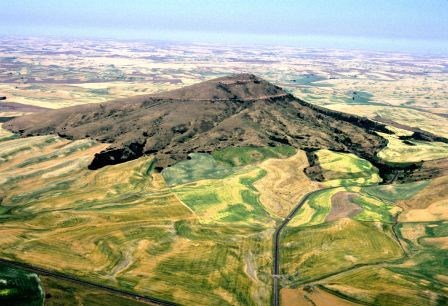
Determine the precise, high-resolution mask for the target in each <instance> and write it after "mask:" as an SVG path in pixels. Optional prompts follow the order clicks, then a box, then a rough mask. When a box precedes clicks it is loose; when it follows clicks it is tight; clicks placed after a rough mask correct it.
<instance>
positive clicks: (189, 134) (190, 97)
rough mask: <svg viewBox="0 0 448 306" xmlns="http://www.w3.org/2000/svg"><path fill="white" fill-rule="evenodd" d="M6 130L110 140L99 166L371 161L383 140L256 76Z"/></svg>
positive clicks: (68, 111) (82, 109) (371, 126)
mask: <svg viewBox="0 0 448 306" xmlns="http://www.w3.org/2000/svg"><path fill="white" fill-rule="evenodd" d="M4 127H5V128H7V129H10V130H11V131H14V132H18V133H21V134H22V135H24V136H27V135H43V134H58V135H60V136H62V137H66V138H70V139H80V138H86V137H90V138H93V139H96V140H98V141H100V142H106V143H110V147H109V148H108V149H107V150H105V151H103V152H101V153H99V154H97V155H96V156H95V159H94V161H93V162H92V164H91V165H90V167H91V168H92V169H96V168H99V167H102V166H104V165H108V164H116V163H120V162H123V161H127V160H130V159H134V158H137V157H139V156H141V155H143V154H155V156H156V158H157V160H158V166H159V167H166V166H169V165H171V164H173V163H174V162H176V161H179V160H182V159H185V158H186V157H187V154H188V153H190V152H211V151H213V150H216V149H220V148H224V147H228V146H276V145H280V144H289V145H292V146H295V147H297V148H305V149H313V148H329V149H332V150H338V151H347V152H354V153H356V154H358V155H361V156H364V157H373V156H374V155H375V154H376V153H377V152H378V151H379V150H380V149H382V148H383V147H384V146H385V145H386V141H385V140H384V139H383V138H381V137H380V136H378V135H377V134H375V133H373V131H374V130H382V131H385V128H384V126H383V125H381V124H377V123H374V122H373V121H370V120H368V119H365V118H361V117H356V116H350V115H346V114H342V113H339V112H334V111H330V110H327V109H324V108H319V107H316V106H313V105H311V104H308V103H306V102H304V101H301V100H299V99H297V98H295V97H293V96H292V95H289V94H287V93H286V92H285V91H283V90H282V89H281V88H280V87H277V86H275V85H273V84H270V83H269V82H266V81H265V80H262V79H260V78H258V77H256V76H254V75H250V74H242V75H234V76H230V77H224V78H218V79H214V80H210V81H206V82H203V83H199V84H196V85H192V86H189V87H185V88H182V89H179V90H174V91H170V92H167V93H164V94H159V95H157V96H146V97H145V96H143V97H137V98H130V99H129V100H117V101H112V102H109V103H104V104H91V105H82V106H75V107H69V108H65V109H60V110H53V111H47V112H44V113H39V114H33V115H29V116H24V117H20V118H16V119H14V120H12V121H9V122H7V123H6V124H5V125H4Z"/></svg>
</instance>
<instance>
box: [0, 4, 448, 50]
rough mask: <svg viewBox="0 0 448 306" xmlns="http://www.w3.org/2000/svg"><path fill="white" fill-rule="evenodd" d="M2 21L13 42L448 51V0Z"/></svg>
mask: <svg viewBox="0 0 448 306" xmlns="http://www.w3.org/2000/svg"><path fill="white" fill-rule="evenodd" d="M0 16H1V18H0V33H1V34H10V35H42V34H46V35H63V36H91V37H111V38H130V39H136V38H141V39H150V38H154V39H167V40H173V39H174V40H197V41H216V42H231V43H238V42H260V43H263V42H266V43H288V42H293V43H294V42H295V43H297V42H300V41H303V42H306V43H308V44H311V45H312V44H316V46H319V44H322V40H323V41H325V45H328V46H332V45H335V47H338V44H342V42H344V43H346V42H349V41H350V40H353V39H354V38H357V39H359V41H358V43H360V44H362V43H363V42H364V43H366V41H367V42H369V44H372V45H374V44H378V45H379V46H380V47H381V45H382V44H383V45H385V46H387V45H388V44H391V45H393V44H397V43H399V44H400V43H403V44H405V45H406V44H408V43H409V42H410V41H413V42H414V44H421V45H422V46H420V47H425V46H423V44H424V43H425V42H423V41H426V43H429V45H426V47H425V48H432V47H434V48H438V49H440V50H439V51H448V47H447V45H448V43H447V42H448V21H447V20H448V0H332V1H330V0H328V1H324V0H291V1H290V0H283V1H282V0H277V1H274V0H272V1H266V0H258V1H255V0H223V1H219V0H214V1H213V0H158V1H152V0H132V1H124V0H121V1H116V0H69V1H64V0H41V1H38V0H34V1H32V0H28V1H25V0H0ZM342 36H343V37H345V38H342ZM347 37H350V39H348V38H347ZM347 39H348V40H347Z"/></svg>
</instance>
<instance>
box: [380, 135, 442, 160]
mask: <svg viewBox="0 0 448 306" xmlns="http://www.w3.org/2000/svg"><path fill="white" fill-rule="evenodd" d="M381 136H383V137H384V138H386V139H387V140H388V144H387V147H386V148H384V149H383V150H382V151H381V152H379V154H378V157H380V158H381V159H383V160H385V161H388V162H395V163H405V162H420V161H423V160H434V159H439V158H446V157H448V144H446V143H443V142H428V141H418V140H406V141H403V140H400V139H399V138H398V136H397V134H392V135H389V134H383V133H381Z"/></svg>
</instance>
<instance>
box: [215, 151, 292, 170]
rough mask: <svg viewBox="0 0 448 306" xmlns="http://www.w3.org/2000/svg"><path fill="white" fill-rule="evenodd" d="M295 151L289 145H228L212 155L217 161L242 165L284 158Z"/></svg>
mask: <svg viewBox="0 0 448 306" xmlns="http://www.w3.org/2000/svg"><path fill="white" fill-rule="evenodd" d="M295 153H296V149H294V148H293V147H291V146H278V147H229V148H225V149H223V150H218V151H214V152H212V156H213V157H214V158H215V160H217V161H221V162H224V163H227V164H229V165H232V166H244V165H248V164H253V163H257V162H261V161H263V160H265V159H268V158H285V157H290V156H292V155H294V154H295Z"/></svg>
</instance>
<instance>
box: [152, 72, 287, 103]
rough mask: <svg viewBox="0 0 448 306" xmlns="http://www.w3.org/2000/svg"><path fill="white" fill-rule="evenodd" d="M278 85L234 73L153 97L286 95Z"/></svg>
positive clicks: (191, 97)
mask: <svg viewBox="0 0 448 306" xmlns="http://www.w3.org/2000/svg"><path fill="white" fill-rule="evenodd" d="M286 95H287V93H286V92H285V91H284V90H283V89H282V88H280V87H278V86H276V85H274V84H272V83H269V82H267V81H266V80H263V79H261V78H259V77H257V76H255V75H253V74H247V73H243V74H234V75H230V76H225V77H221V78H216V79H212V80H209V81H205V82H201V83H198V84H194V85H190V86H186V87H183V88H179V89H175V90H172V91H168V92H164V93H161V94H156V95H153V97H162V98H170V99H185V100H257V99H267V98H270V97H279V96H286Z"/></svg>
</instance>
